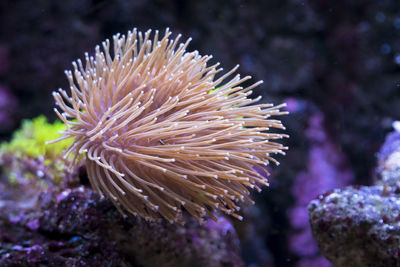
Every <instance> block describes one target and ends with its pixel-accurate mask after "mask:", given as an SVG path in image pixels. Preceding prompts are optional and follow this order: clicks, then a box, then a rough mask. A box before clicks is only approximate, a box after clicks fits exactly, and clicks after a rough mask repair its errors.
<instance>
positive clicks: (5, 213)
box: [0, 185, 244, 266]
mask: <svg viewBox="0 0 400 267" xmlns="http://www.w3.org/2000/svg"><path fill="white" fill-rule="evenodd" d="M25 186H26V185H14V186H13V187H11V190H17V188H18V187H25ZM53 189H54V188H53ZM21 190H22V189H21ZM23 190H28V189H27V188H23ZM2 197H5V196H2ZM36 199H37V201H36V202H35V203H34V204H33V205H31V206H29V207H25V208H21V207H19V206H18V205H15V204H16V202H18V201H26V199H21V198H18V197H14V198H9V199H8V201H7V202H5V200H1V201H2V202H1V203H2V204H3V206H2V209H0V229H1V230H0V265H1V266H36V265H40V266H43V265H46V266H244V263H243V261H242V259H241V257H240V256H239V241H238V239H237V236H236V232H235V230H234V228H233V226H232V224H231V223H230V221H229V220H228V219H226V218H224V217H218V222H214V221H207V222H206V223H205V224H203V225H199V224H198V223H197V222H196V221H194V220H193V219H190V218H188V219H187V223H186V225H185V226H182V225H179V224H170V223H167V222H165V221H163V222H159V223H157V222H152V223H149V222H145V221H144V220H141V219H140V218H134V217H128V218H123V217H122V216H121V215H120V213H118V211H117V210H116V209H115V208H114V206H113V205H112V203H111V202H110V201H109V200H107V199H104V198H103V199H102V198H100V197H99V196H98V195H97V194H96V193H95V192H93V191H92V190H91V189H89V188H87V187H84V186H80V187H75V188H65V189H63V190H55V191H51V190H49V191H47V192H43V193H41V194H40V195H39V197H38V198H36Z"/></svg>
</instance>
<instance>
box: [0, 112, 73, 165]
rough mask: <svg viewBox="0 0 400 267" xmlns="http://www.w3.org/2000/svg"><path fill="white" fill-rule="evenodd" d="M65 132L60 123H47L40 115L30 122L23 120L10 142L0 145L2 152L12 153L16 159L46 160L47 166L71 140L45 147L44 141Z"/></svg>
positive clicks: (62, 124) (63, 126)
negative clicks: (26, 157) (24, 157)
mask: <svg viewBox="0 0 400 267" xmlns="http://www.w3.org/2000/svg"><path fill="white" fill-rule="evenodd" d="M63 130H65V125H64V123H62V122H61V121H55V122H54V123H49V122H47V119H46V117H45V116H43V115H41V116H39V117H37V118H34V119H32V120H24V121H23V122H22V126H21V128H20V129H19V130H17V131H15V132H14V134H13V137H12V139H11V141H10V142H3V143H2V144H1V145H0V150H1V151H2V152H10V153H14V154H15V155H16V156H18V157H22V156H28V157H31V158H39V157H41V156H43V157H45V158H46V161H47V164H49V163H50V161H51V159H52V158H54V157H58V156H60V155H61V154H62V151H63V150H64V149H66V148H67V147H68V146H69V145H71V143H72V141H73V140H72V139H67V140H62V141H60V142H57V143H54V144H49V145H46V144H45V142H46V141H50V140H54V139H57V138H58V137H60V134H59V133H58V132H59V131H63Z"/></svg>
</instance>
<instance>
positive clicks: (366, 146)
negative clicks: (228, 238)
mask: <svg viewBox="0 0 400 267" xmlns="http://www.w3.org/2000/svg"><path fill="white" fill-rule="evenodd" d="M133 27H137V28H138V29H139V30H142V31H146V30H147V29H159V30H161V31H163V30H164V29H165V28H166V27H169V28H170V29H171V30H172V31H173V32H174V34H177V33H182V34H183V37H184V38H183V39H186V38H188V37H192V38H193V41H192V43H191V45H190V46H189V50H198V51H199V52H200V53H201V54H203V55H205V54H212V55H214V59H213V62H221V65H222V67H224V69H226V70H227V69H229V68H232V67H233V66H235V65H236V64H238V63H239V64H240V65H241V66H240V69H239V72H240V73H242V74H243V75H247V74H249V75H252V76H253V81H257V80H264V84H262V85H261V86H260V87H259V89H258V91H257V92H256V93H257V94H262V95H263V100H262V101H263V102H273V103H276V104H278V103H281V102H287V103H288V110H289V111H290V112H291V115H290V116H286V117H285V118H282V120H283V121H284V123H285V125H286V126H287V131H288V133H289V134H290V136H291V138H290V139H289V140H285V141H284V142H285V144H287V145H289V146H290V151H289V152H288V154H287V156H286V157H283V158H280V161H281V166H280V167H278V168H276V167H272V170H273V175H272V183H271V187H270V188H267V189H265V190H264V191H263V193H262V194H255V198H256V199H257V203H258V204H257V205H256V206H255V207H252V208H248V209H247V211H246V209H245V211H244V213H248V214H247V218H248V219H247V221H246V220H245V222H244V223H240V224H239V223H237V229H238V232H239V234H240V236H241V239H242V245H243V257H244V258H245V260H246V261H247V263H248V264H256V265H254V266H257V265H258V266H294V265H297V266H322V265H326V266H328V265H329V264H328V263H327V262H326V261H325V260H324V259H323V258H322V257H321V256H319V254H318V251H317V248H316V246H315V243H314V242H313V241H312V239H311V236H310V234H309V231H308V224H307V217H306V210H305V206H306V205H307V203H308V201H309V200H310V199H312V198H313V197H316V196H317V195H318V194H321V193H323V192H324V191H326V190H329V189H331V188H334V187H340V186H344V185H347V184H350V183H351V184H369V183H371V181H372V180H373V176H374V166H375V161H376V159H375V153H376V152H377V150H378V149H379V147H380V145H381V144H382V142H383V140H384V137H385V135H386V133H387V132H388V131H390V130H391V124H392V122H393V120H396V119H400V2H399V1H396V0H376V1H373V0H337V1H328V0H309V1H297V0H285V1H282V0H279V1H278V0H269V1H268V0H266V1H261V0H260V1H239V0H236V1H214V0H203V1H184V0H176V1H165V0H164V1H160V0H159V1H147V0H138V1H125V0H117V1H109V0H104V1H95V0H92V1H90V0H70V1H51V0H33V1H27V0H20V1H5V0H3V1H1V2H0V136H1V137H2V138H3V139H7V138H9V137H10V134H11V133H12V131H13V130H14V129H15V128H17V127H19V125H20V122H21V119H24V118H33V117H35V116H37V115H39V114H45V115H46V116H48V117H49V118H50V119H51V120H53V119H55V115H54V114H53V112H52V107H53V105H54V101H53V100H52V97H51V91H53V90H55V89H57V88H59V87H63V88H66V86H67V80H66V78H65V76H64V70H65V69H70V68H71V62H72V61H73V60H75V59H77V58H82V57H83V53H84V52H85V51H88V52H89V53H93V50H94V46H95V45H96V44H98V43H100V42H101V41H102V40H104V39H105V38H110V37H111V36H112V35H113V34H115V33H117V32H121V33H125V32H126V31H127V30H129V29H132V28H133Z"/></svg>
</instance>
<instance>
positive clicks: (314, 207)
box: [308, 132, 400, 267]
mask: <svg viewBox="0 0 400 267" xmlns="http://www.w3.org/2000/svg"><path fill="white" fill-rule="evenodd" d="M399 140H400V133H399V132H394V133H391V134H390V135H389V136H388V138H387V140H386V142H385V144H384V146H383V147H382V149H381V152H380V154H379V155H378V159H379V166H378V168H377V177H378V180H377V181H376V183H375V184H374V185H372V186H355V187H354V186H353V187H346V188H344V189H334V190H331V191H328V192H326V193H325V194H323V195H320V196H319V197H318V199H315V200H313V201H311V203H310V204H309V206H308V211H309V216H310V223H311V228H312V232H313V236H314V238H315V239H316V240H317V242H318V246H319V248H320V250H321V252H322V254H324V256H326V258H328V259H329V260H330V261H331V262H332V263H333V264H334V265H335V266H339V267H340V266H343V267H344V266H346V267H351V266H374V267H375V266H400V160H399V157H398V155H399V152H400V142H398V141H399Z"/></svg>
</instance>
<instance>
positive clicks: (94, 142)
mask: <svg viewBox="0 0 400 267" xmlns="http://www.w3.org/2000/svg"><path fill="white" fill-rule="evenodd" d="M170 37H171V32H170V31H169V30H168V29H167V30H166V32H165V35H164V36H163V37H161V39H160V38H159V33H158V31H156V32H155V34H154V36H153V37H152V40H151V39H150V38H151V31H150V30H149V31H147V32H146V33H144V34H142V32H140V31H137V30H136V29H134V30H133V31H130V32H128V34H127V35H120V34H116V35H115V36H114V37H113V48H111V46H110V41H109V40H106V41H105V42H103V43H102V48H100V46H96V49H95V55H94V56H89V55H88V54H86V55H85V57H86V58H85V61H86V62H85V63H82V62H81V60H77V61H76V62H73V67H74V70H73V71H66V72H65V73H66V75H67V78H68V80H69V83H70V91H71V95H68V94H67V92H66V91H64V90H62V89H60V90H59V92H54V93H53V96H54V98H55V100H56V104H57V108H56V109H55V112H56V113H57V115H58V117H59V118H60V119H61V120H62V121H63V122H64V123H65V125H66V126H67V128H66V130H64V131H61V133H62V135H63V136H62V137H60V138H59V139H56V140H54V141H52V142H50V143H53V142H58V141H62V140H66V139H69V138H74V140H73V142H72V144H71V145H70V147H69V148H68V149H67V150H66V152H65V154H64V156H65V157H68V155H70V154H71V155H74V156H75V157H78V156H79V155H80V154H84V155H86V167H87V171H88V176H89V180H90V183H91V185H92V187H93V188H94V190H95V191H97V192H98V193H99V194H100V195H102V196H107V197H109V198H110V199H111V200H112V201H113V203H114V204H115V206H116V207H117V208H118V209H119V210H120V212H121V213H123V214H124V211H123V209H121V206H122V207H123V208H124V209H125V210H126V211H128V212H130V213H132V214H134V215H139V216H141V217H143V218H145V219H147V220H153V219H159V218H165V219H167V220H168V221H170V222H182V207H183V208H184V209H186V211H187V212H189V213H190V214H191V215H192V216H194V217H195V218H196V219H197V220H199V221H201V220H202V218H203V217H204V216H206V215H208V216H210V217H211V218H214V219H215V217H214V215H213V211H214V210H216V209H218V210H221V211H223V212H225V213H227V214H230V215H232V216H234V217H236V218H238V219H242V217H241V216H240V215H238V213H237V212H238V211H239V206H238V205H237V202H238V201H245V200H247V201H250V202H252V200H251V199H250V198H249V197H248V195H249V191H248V188H255V189H257V190H261V186H263V185H268V181H267V179H266V177H265V176H263V175H261V174H259V173H258V172H257V171H256V170H255V168H254V166H257V165H267V164H268V163H269V162H270V161H272V162H275V163H277V161H276V160H275V159H274V158H273V157H272V156H271V155H273V154H278V153H280V154H284V152H283V151H284V150H286V149H287V147H284V146H283V145H281V144H279V143H276V142H275V141H273V140H275V139H281V138H283V137H287V136H286V135H284V134H278V133H269V132H267V131H268V130H269V129H270V128H278V129H284V127H283V126H282V124H281V122H280V121H279V120H272V119H270V116H272V115H282V114H286V113H287V112H282V111H280V108H282V107H283V106H284V104H282V105H279V106H275V107H274V106H273V105H272V104H257V105H251V104H253V103H255V102H257V101H259V100H260V97H258V98H256V99H250V98H248V96H249V95H251V93H252V89H253V88H255V87H256V86H258V85H259V84H261V83H262V81H259V82H256V83H254V84H253V85H251V86H249V87H246V88H243V87H241V86H240V85H241V84H242V83H243V82H244V81H247V80H249V79H250V77H249V76H246V77H244V78H241V77H240V75H238V74H237V75H235V76H234V77H233V78H229V79H228V77H230V76H231V75H233V73H234V72H235V71H236V69H237V67H235V68H234V69H232V70H231V71H229V72H227V73H226V74H224V75H222V76H220V77H218V78H215V76H216V74H217V73H219V72H221V71H222V68H218V65H219V64H214V65H211V66H208V65H207V63H208V61H209V60H210V59H211V58H212V57H211V56H201V55H199V53H198V52H197V51H194V52H187V51H186V48H187V46H188V44H189V42H190V39H189V40H187V41H186V42H185V43H179V39H180V35H178V36H177V37H176V38H175V39H170ZM110 50H111V51H110ZM216 89H217V90H216Z"/></svg>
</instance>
